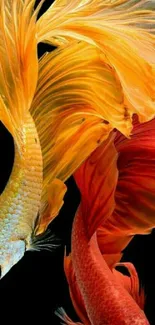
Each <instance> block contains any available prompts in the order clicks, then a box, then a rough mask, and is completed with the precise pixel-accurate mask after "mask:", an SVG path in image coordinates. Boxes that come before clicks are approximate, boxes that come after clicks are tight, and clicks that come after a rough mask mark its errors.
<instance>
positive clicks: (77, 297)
mask: <svg viewBox="0 0 155 325" xmlns="http://www.w3.org/2000/svg"><path fill="white" fill-rule="evenodd" d="M64 271H65V275H66V278H67V281H68V285H69V291H70V297H71V300H72V303H73V306H74V309H75V311H76V313H77V315H78V316H79V318H80V319H81V321H82V322H83V323H84V324H85V325H90V321H89V319H88V316H87V312H86V309H85V305H84V302H83V298H82V296H81V293H80V290H79V288H78V284H77V281H76V277H75V273H74V270H73V265H72V260H71V255H69V256H65V258H64Z"/></svg>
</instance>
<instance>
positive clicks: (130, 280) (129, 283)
mask: <svg viewBox="0 0 155 325" xmlns="http://www.w3.org/2000/svg"><path fill="white" fill-rule="evenodd" d="M115 266H124V267H126V268H127V270H128V272H129V273H130V277H129V276H126V275H123V274H122V273H121V272H119V271H117V270H114V274H115V276H116V278H117V279H118V280H119V281H121V282H122V284H123V286H124V287H125V289H126V290H127V291H128V292H129V293H130V294H131V296H132V297H133V298H134V300H135V301H136V302H137V304H138V305H139V307H140V308H141V309H144V305H145V293H144V289H143V288H140V285H139V278H138V274H137V271H136V269H135V267H134V265H133V264H132V263H127V262H126V263H117V264H116V265H115Z"/></svg>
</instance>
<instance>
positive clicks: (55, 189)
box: [35, 179, 67, 235]
mask: <svg viewBox="0 0 155 325" xmlns="http://www.w3.org/2000/svg"><path fill="white" fill-rule="evenodd" d="M66 190H67V188H66V185H65V184H64V183H63V182H62V181H60V180H59V179H54V180H53V182H52V183H51V184H50V186H49V187H48V189H47V193H48V197H47V202H48V208H47V210H46V214H43V215H42V217H41V219H40V221H39V222H38V223H37V227H36V230H35V232H36V234H37V235H39V234H41V233H44V231H45V230H46V229H47V227H48V225H49V224H50V222H51V221H52V220H53V219H54V218H55V217H56V216H57V215H58V213H59V210H60V209H61V207H62V205H63V203H64V201H63V198H64V195H65V192H66Z"/></svg>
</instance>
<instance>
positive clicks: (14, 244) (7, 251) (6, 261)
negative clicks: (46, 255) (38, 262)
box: [0, 240, 26, 279]
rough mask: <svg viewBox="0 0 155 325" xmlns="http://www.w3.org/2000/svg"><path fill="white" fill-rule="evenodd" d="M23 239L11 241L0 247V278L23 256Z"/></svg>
mask: <svg viewBox="0 0 155 325" xmlns="http://www.w3.org/2000/svg"><path fill="white" fill-rule="evenodd" d="M25 250H26V244H25V241H24V240H16V241H11V242H9V243H6V244H4V245H3V247H2V248H1V249H0V279H2V277H4V275H5V274H6V273H8V272H9V271H10V269H11V268H12V267H13V266H14V265H15V264H16V263H17V262H18V261H19V260H20V259H21V258H22V257H23V256H24V253H25Z"/></svg>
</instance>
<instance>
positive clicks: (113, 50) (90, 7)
mask: <svg viewBox="0 0 155 325" xmlns="http://www.w3.org/2000/svg"><path fill="white" fill-rule="evenodd" d="M154 31H155V1H151V0H150V1H149V0H114V1H110V0H107V1H103V0H84V1H78V0H71V1H59V0H57V1H55V2H54V3H53V4H52V5H51V6H50V8H49V9H48V10H47V11H46V12H45V14H44V15H43V16H42V17H40V19H39V20H38V22H37V36H38V41H45V42H49V43H52V44H55V45H63V44H66V43H67V44H68V43H69V42H70V41H71V40H72V39H78V40H82V41H86V42H88V43H90V44H93V45H95V46H97V47H98V48H99V49H100V50H101V51H102V52H101V53H102V54H101V58H102V60H103V61H104V62H107V63H108V64H109V65H110V66H111V67H113V68H114V69H115V71H116V74H117V76H118V78H119V80H120V82H121V85H122V88H123V92H124V101H125V105H126V107H127V108H128V109H129V110H130V112H132V113H137V114H138V115H139V118H140V122H145V121H148V120H150V119H152V118H153V117H154V116H155V69H154V66H155V35H154Z"/></svg>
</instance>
